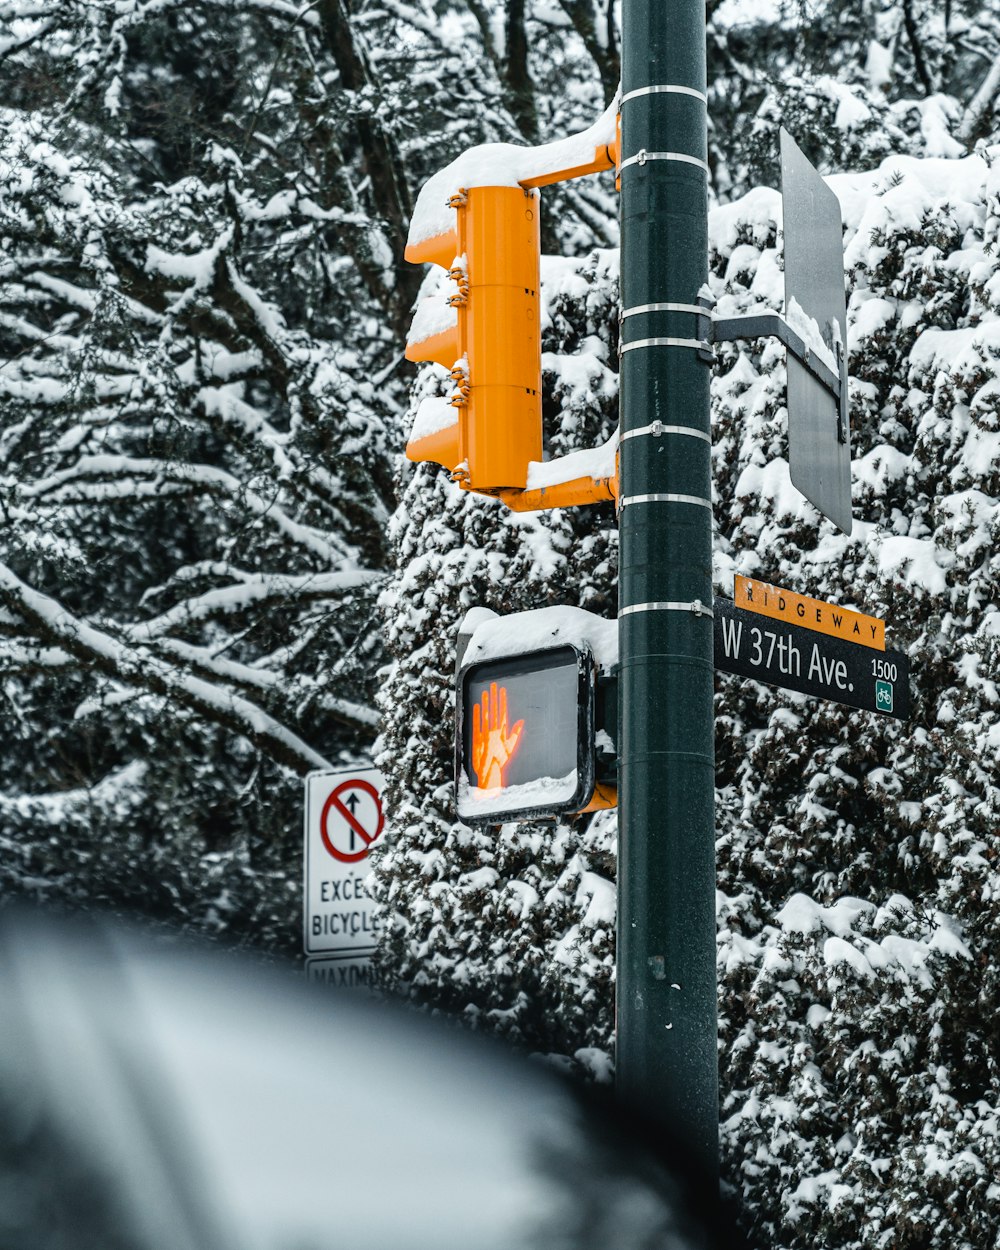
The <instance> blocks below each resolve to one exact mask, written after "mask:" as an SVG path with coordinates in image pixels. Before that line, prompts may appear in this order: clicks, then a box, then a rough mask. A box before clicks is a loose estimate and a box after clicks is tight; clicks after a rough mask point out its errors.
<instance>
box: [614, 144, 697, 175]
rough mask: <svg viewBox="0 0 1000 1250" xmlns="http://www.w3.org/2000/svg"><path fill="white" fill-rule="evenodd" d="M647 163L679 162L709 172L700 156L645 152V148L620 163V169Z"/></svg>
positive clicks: (685, 153)
mask: <svg viewBox="0 0 1000 1250" xmlns="http://www.w3.org/2000/svg"><path fill="white" fill-rule="evenodd" d="M647 161H679V162H680V163H681V164H682V165H697V166H698V168H699V169H701V170H704V172H705V173H706V174H707V173H708V172H709V169H708V162H707V161H703V160H702V159H701V157H700V156H690V155H688V153H687V152H647V151H646V149H645V148H640V150H639V151H638V152H637V153H636V154H635V156H630V157H629V158H628V160H624V161H622V163H621V166H620V168H621V169H627V168H628V167H629V165H645V164H646V163H647Z"/></svg>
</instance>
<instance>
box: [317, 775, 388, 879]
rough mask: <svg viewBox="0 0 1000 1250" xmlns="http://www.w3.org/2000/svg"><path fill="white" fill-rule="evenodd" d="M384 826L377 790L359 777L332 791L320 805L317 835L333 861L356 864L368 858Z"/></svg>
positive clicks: (352, 778)
mask: <svg viewBox="0 0 1000 1250" xmlns="http://www.w3.org/2000/svg"><path fill="white" fill-rule="evenodd" d="M384 825H385V816H384V815H383V813H382V800H381V798H380V796H379V792H378V790H376V788H375V787H374V786H373V785H372V783H371V782H370V781H365V780H364V778H362V777H351V778H350V779H349V780H348V781H342V782H341V783H340V785H339V786H337V787H336V789H335V790H333V791H331V793H330V795H329V797H328V798H327V800H326V802H325V803H324V804H323V811H322V813H321V815H320V820H319V831H320V837H321V838H322V839H323V845H324V846H325V847H326V849H327V851H328V852H329V853H330V854H331V855H332V856H333V858H334V859H339V860H340V862H341V863H342V864H356V863H358V862H359V860H362V859H364V857H365V856H366V855H367V854H368V851H369V848H370V847H371V845H372V843H373V842H375V841H377V840H378V837H379V834H380V833H381V832H382V829H383V827H384Z"/></svg>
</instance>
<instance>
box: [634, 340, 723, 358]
mask: <svg viewBox="0 0 1000 1250" xmlns="http://www.w3.org/2000/svg"><path fill="white" fill-rule="evenodd" d="M639 347H693V348H694V349H695V350H696V351H699V352H702V351H711V350H712V348H711V346H710V345H709V344H708V343H706V342H705V340H704V339H675V338H669V337H667V338H652V339H636V340H635V342H634V343H621V344H619V347H618V355H619V356H624V355H625V353H626V352H634V351H635V350H636V348H639Z"/></svg>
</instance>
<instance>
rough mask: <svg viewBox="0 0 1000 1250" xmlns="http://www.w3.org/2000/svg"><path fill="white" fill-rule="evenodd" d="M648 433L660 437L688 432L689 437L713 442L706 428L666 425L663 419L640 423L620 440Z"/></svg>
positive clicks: (623, 440) (626, 432)
mask: <svg viewBox="0 0 1000 1250" xmlns="http://www.w3.org/2000/svg"><path fill="white" fill-rule="evenodd" d="M646 434H651V435H652V436H653V438H659V437H660V435H661V434H686V435H687V436H688V437H689V438H700V439H702V440H703V441H704V442H706V443H708V444H709V445H711V442H712V436H711V435H710V434H706V433H705V431H704V430H695V429H692V427H691V426H690V425H664V424H663V422H662V421H651V422H650V423H649V425H640V426H639V427H638V428H637V429H634V430H626V431H625V433H624V434H622V435H621V437H620V439H619V441H620V442H622V443H624V442H625V441H626V440H627V439H630V438H639V437H640V436H641V435H646Z"/></svg>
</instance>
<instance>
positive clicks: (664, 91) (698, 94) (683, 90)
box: [621, 85, 708, 105]
mask: <svg viewBox="0 0 1000 1250" xmlns="http://www.w3.org/2000/svg"><path fill="white" fill-rule="evenodd" d="M643 95H689V96H693V97H694V98H695V99H696V100H700V101H701V102H702V104H706V105H707V104H708V96H707V95H705V93H704V92H703V91H698V90H696V89H695V88H694V87H675V86H673V85H657V86H653V87H636V88H635V90H634V91H626V92H625V94H624V95H623V96H622V99H621V102H622V104H624V103H625V101H626V100H635V99H637V98H638V97H639V96H643Z"/></svg>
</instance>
